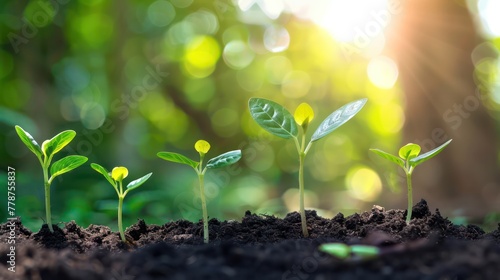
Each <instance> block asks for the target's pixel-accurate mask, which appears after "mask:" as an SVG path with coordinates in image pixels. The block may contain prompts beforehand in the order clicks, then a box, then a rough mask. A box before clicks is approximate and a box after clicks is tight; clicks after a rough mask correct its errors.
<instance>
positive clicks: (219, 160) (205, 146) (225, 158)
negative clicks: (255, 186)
mask: <svg viewBox="0 0 500 280" xmlns="http://www.w3.org/2000/svg"><path fill="white" fill-rule="evenodd" d="M194 149H195V150H196V151H197V152H198V153H199V154H200V161H199V162H196V161H194V160H191V159H190V158H187V157H185V156H183V155H181V154H178V153H172V152H159V153H158V154H157V156H158V157H159V158H161V159H164V160H166V161H171V162H176V163H182V164H186V165H189V166H191V167H192V168H193V169H194V171H196V174H198V182H199V185H200V197H201V208H202V211H203V241H204V242H205V243H208V241H209V235H208V213H207V203H206V199H205V186H204V176H205V172H206V171H207V169H213V168H220V167H225V166H228V165H232V164H234V163H236V162H237V161H238V160H240V158H241V151H240V150H234V151H230V152H227V153H224V154H221V155H219V156H216V157H214V158H212V159H209V160H208V161H207V164H206V166H205V168H203V159H204V158H205V154H207V153H208V151H209V150H210V144H209V143H208V142H207V141H205V140H198V141H196V143H195V144H194Z"/></svg>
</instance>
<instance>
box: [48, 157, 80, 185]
mask: <svg viewBox="0 0 500 280" xmlns="http://www.w3.org/2000/svg"><path fill="white" fill-rule="evenodd" d="M87 160H88V158H87V157H84V156H67V157H63V158H62V159H60V160H58V161H56V162H54V163H53V164H52V166H51V167H50V174H51V177H50V178H51V180H53V179H54V178H55V177H56V176H59V175H61V174H64V173H66V172H69V171H71V170H73V169H75V168H77V167H78V166H80V165H82V164H84V163H85V162H87Z"/></svg>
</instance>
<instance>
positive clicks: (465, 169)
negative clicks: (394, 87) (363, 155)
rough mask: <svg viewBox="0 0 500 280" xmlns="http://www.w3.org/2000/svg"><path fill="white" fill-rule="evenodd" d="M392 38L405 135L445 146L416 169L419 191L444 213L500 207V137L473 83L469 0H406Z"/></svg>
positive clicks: (473, 32) (479, 89) (483, 211)
mask: <svg viewBox="0 0 500 280" xmlns="http://www.w3.org/2000/svg"><path fill="white" fill-rule="evenodd" d="M405 2H406V3H405V7H404V12H403V14H402V15H401V17H400V18H399V19H400V21H399V22H398V23H397V26H398V31H397V32H395V36H394V38H393V40H392V50H393V51H394V53H395V55H396V56H397V61H398V63H399V68H400V75H401V76H400V77H401V82H402V87H403V89H404V92H405V97H406V110H405V118H406V121H405V125H404V128H403V141H404V143H408V142H413V143H417V144H420V145H421V146H423V152H424V151H428V150H430V149H432V148H434V147H436V146H437V145H440V144H442V143H443V142H445V141H446V140H447V139H450V138H453V142H452V143H451V145H450V146H449V147H448V148H447V149H446V151H445V152H444V153H442V154H441V155H439V156H438V157H436V158H434V159H432V160H431V161H429V163H428V164H427V165H424V166H422V169H421V170H418V171H417V172H416V173H415V183H414V197H416V198H417V199H418V198H420V197H421V198H424V199H426V200H427V201H428V202H429V203H430V205H431V207H439V209H440V210H441V211H442V212H444V213H445V214H446V215H450V214H453V215H466V216H473V217H479V216H483V215H485V214H487V213H488V212H491V211H493V210H496V211H498V210H500V208H499V205H500V172H499V166H498V143H499V141H498V138H497V137H496V131H495V125H494V122H493V118H492V116H490V115H489V113H488V110H487V109H486V108H485V106H484V104H483V102H485V101H488V100H486V96H487V95H488V93H487V92H485V90H484V88H485V85H482V84H475V82H474V80H475V79H474V78H475V71H474V70H475V67H474V64H473V61H472V59H471V53H472V52H473V50H474V49H475V48H476V46H477V45H478V43H480V39H479V36H478V34H477V31H476V30H477V28H476V26H474V22H473V19H472V17H471V15H470V14H469V11H468V9H467V7H466V5H465V3H464V2H465V1H449V0H440V1H435V0H419V1H405Z"/></svg>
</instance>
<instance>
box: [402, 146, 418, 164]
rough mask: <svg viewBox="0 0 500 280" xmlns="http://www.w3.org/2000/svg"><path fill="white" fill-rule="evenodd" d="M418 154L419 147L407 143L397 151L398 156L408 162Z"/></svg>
mask: <svg viewBox="0 0 500 280" xmlns="http://www.w3.org/2000/svg"><path fill="white" fill-rule="evenodd" d="M418 154H420V146H419V145H417V144H413V143H408V144H406V145H404V146H403V147H401V149H399V156H400V157H401V158H402V159H404V160H406V161H408V160H410V159H412V158H414V157H416V156H418Z"/></svg>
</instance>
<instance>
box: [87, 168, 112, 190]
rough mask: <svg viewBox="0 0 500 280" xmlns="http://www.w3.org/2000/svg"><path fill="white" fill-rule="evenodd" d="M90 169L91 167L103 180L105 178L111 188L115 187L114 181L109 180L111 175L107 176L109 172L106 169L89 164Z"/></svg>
mask: <svg viewBox="0 0 500 280" xmlns="http://www.w3.org/2000/svg"><path fill="white" fill-rule="evenodd" d="M90 167H92V169H94V170H95V171H97V172H99V173H101V174H102V176H104V178H106V180H108V182H109V183H110V184H111V185H112V186H115V180H113V178H111V175H109V171H108V170H106V168H104V167H102V166H100V165H99V164H97V163H91V164H90Z"/></svg>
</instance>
